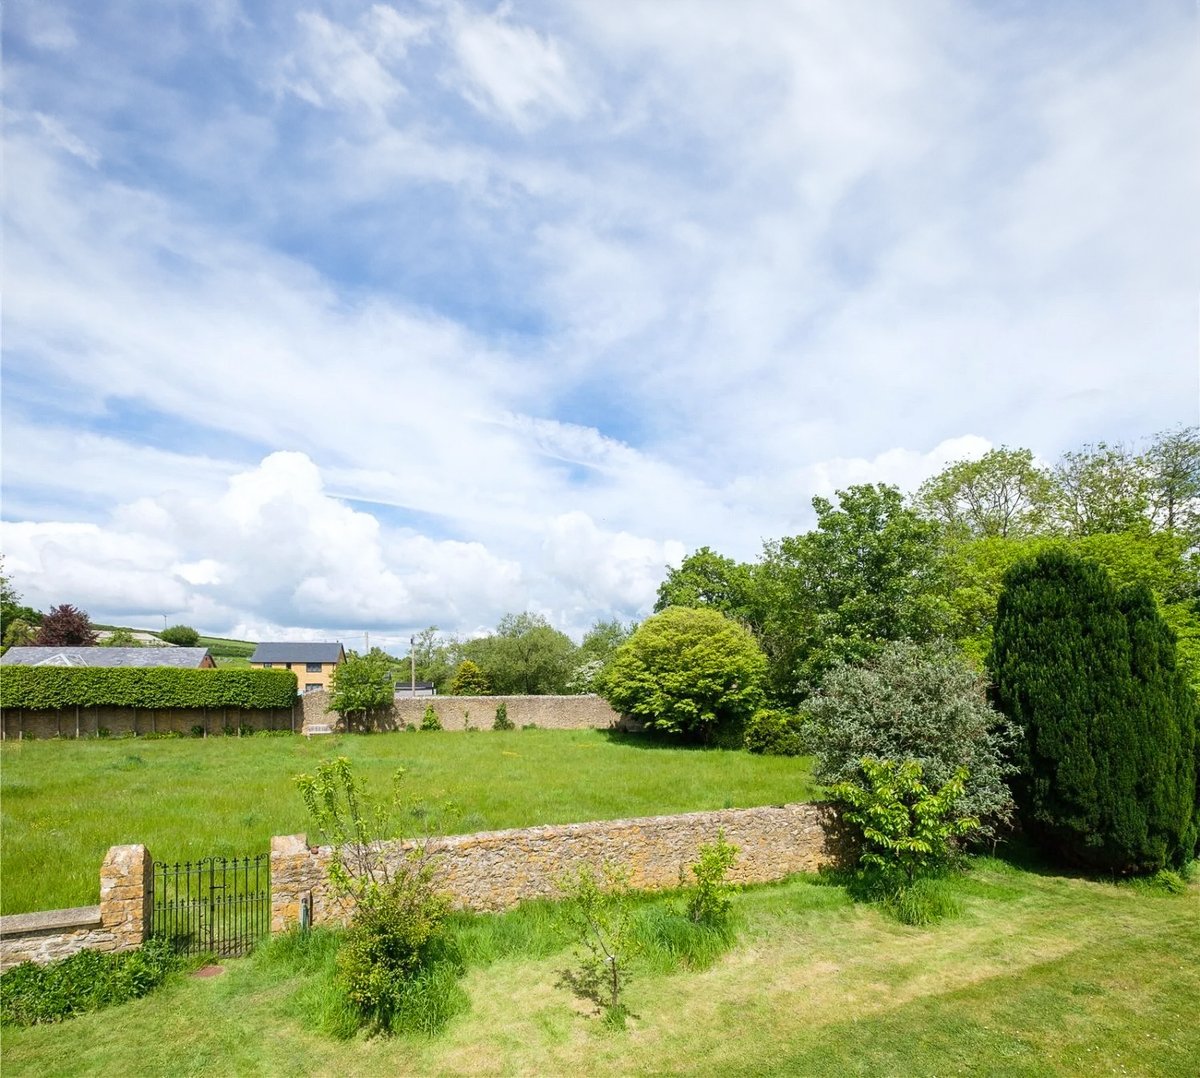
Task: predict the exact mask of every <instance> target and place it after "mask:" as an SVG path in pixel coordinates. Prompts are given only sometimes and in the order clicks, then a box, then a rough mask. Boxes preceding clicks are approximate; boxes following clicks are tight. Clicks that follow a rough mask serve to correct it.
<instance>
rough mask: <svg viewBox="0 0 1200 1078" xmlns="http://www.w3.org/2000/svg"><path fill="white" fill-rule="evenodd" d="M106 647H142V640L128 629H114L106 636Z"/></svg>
mask: <svg viewBox="0 0 1200 1078" xmlns="http://www.w3.org/2000/svg"><path fill="white" fill-rule="evenodd" d="M104 646H105V647H106V648H140V647H141V646H142V642H141V641H140V640H139V639H138V638H137V637H136V636H134V635H133V633H131V632H130V631H129V630H128V629H113V631H112V632H111V633H109V634H108V636H106V637H105V638H104Z"/></svg>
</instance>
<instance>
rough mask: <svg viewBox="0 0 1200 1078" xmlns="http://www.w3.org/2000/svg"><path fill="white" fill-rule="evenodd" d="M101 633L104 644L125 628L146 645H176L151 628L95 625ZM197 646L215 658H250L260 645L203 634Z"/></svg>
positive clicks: (164, 646)
mask: <svg viewBox="0 0 1200 1078" xmlns="http://www.w3.org/2000/svg"><path fill="white" fill-rule="evenodd" d="M92 628H93V629H95V630H96V632H97V633H99V634H100V640H99V643H101V644H103V643H104V640H105V637H107V636H108V634H109V633H112V632H115V631H116V630H117V629H125V630H126V631H127V632H130V633H132V634H133V638H134V639H135V640H137V641H139V642H140V643H142V644H143V645H144V646H146V647H159V648H169V647H173V646H174V645H172V644H168V643H167V642H166V641H165V640H160V639H159V638H158V633H156V632H154V631H152V630H150V629H135V628H133V627H132V626H130V625H93V626H92ZM196 646H197V647H201V648H208V650H209V651H210V652H211V653H212V657H213V658H214V659H249V658H250V656H251V655H253V654H254V649H255V648H256V647H258V645H257V644H256V643H255V642H254V641H253V640H233V639H231V638H229V637H227V636H202V637H200V639H199V640H197V641H196Z"/></svg>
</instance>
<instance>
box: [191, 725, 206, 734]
mask: <svg viewBox="0 0 1200 1078" xmlns="http://www.w3.org/2000/svg"><path fill="white" fill-rule="evenodd" d="M191 733H192V737H203V736H204V726H203V724H202V723H198V722H197V723H194V724H193V726H192V731H191Z"/></svg>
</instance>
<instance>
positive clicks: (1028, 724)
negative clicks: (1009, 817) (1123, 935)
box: [989, 551, 1197, 873]
mask: <svg viewBox="0 0 1200 1078" xmlns="http://www.w3.org/2000/svg"><path fill="white" fill-rule="evenodd" d="M989 666H990V672H991V677H992V682H993V692H994V694H995V701H996V704H997V706H998V707H999V708H1000V709H1001V710H1002V711H1004V712H1005V713H1006V714H1007V715H1009V717H1010V718H1012V719H1013V720H1015V721H1016V722H1017V723H1019V724H1020V725H1021V726H1022V728H1023V729H1024V731H1025V739H1024V741H1023V744H1022V747H1021V749H1020V750H1019V751H1020V753H1021V759H1020V761H1019V763H1020V771H1021V773H1020V776H1019V777H1018V779H1017V781H1016V782H1015V783H1014V786H1015V789H1014V793H1015V794H1016V799H1017V804H1018V807H1019V810H1020V812H1021V817H1022V820H1023V822H1024V824H1025V827H1026V829H1027V830H1028V831H1029V832H1030V834H1031V835H1032V836H1033V837H1034V838H1035V839H1037V840H1038V841H1040V842H1041V843H1042V844H1043V845H1044V846H1046V847H1047V848H1048V849H1050V850H1051V851H1052V852H1054V853H1055V854H1057V855H1058V856H1059V857H1061V858H1062V859H1064V860H1066V861H1069V862H1072V863H1076V864H1083V865H1087V866H1089V867H1093V868H1098V869H1103V870H1107V871H1113V872H1122V873H1125V872H1139V871H1154V870H1156V869H1158V868H1161V867H1163V866H1164V865H1165V864H1168V863H1178V862H1179V861H1181V860H1183V859H1185V858H1187V857H1189V856H1191V855H1192V853H1193V852H1194V850H1195V843H1196V822H1197V821H1196V702H1195V698H1194V696H1193V695H1192V693H1191V690H1190V689H1189V688H1188V686H1187V685H1186V683H1185V682H1184V680H1183V678H1182V675H1181V673H1180V672H1179V671H1178V670H1177V669H1176V667H1175V643H1174V637H1173V634H1172V633H1171V630H1170V629H1169V628H1168V627H1167V626H1166V624H1165V623H1164V622H1163V620H1162V617H1161V615H1160V614H1159V613H1158V610H1157V608H1156V607H1155V605H1154V600H1153V597H1152V596H1150V594H1149V593H1148V592H1146V591H1145V590H1144V589H1130V590H1129V591H1128V592H1126V593H1125V594H1121V593H1119V592H1118V591H1117V589H1116V587H1115V585H1114V584H1113V583H1112V581H1111V579H1110V578H1109V576H1108V574H1107V573H1106V572H1105V571H1104V569H1103V568H1102V567H1101V566H1099V565H1097V564H1096V563H1094V562H1090V561H1086V560H1084V559H1081V558H1078V557H1076V556H1075V555H1072V554H1069V553H1066V552H1064V551H1053V552H1048V553H1044V554H1041V555H1039V556H1038V557H1036V558H1034V559H1032V560H1029V561H1025V562H1021V563H1019V564H1018V565H1016V566H1014V567H1013V568H1012V569H1011V570H1010V571H1009V572H1008V574H1007V575H1006V577H1005V583H1004V591H1003V593H1002V594H1001V597H1000V604H999V609H998V613H997V619H996V628H995V637H994V641H993V647H992V654H991V658H990V661H989Z"/></svg>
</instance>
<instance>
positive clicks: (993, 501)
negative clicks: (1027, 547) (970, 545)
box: [916, 446, 1053, 539]
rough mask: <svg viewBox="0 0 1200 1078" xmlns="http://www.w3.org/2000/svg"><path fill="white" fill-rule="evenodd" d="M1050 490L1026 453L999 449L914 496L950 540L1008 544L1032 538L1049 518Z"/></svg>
mask: <svg viewBox="0 0 1200 1078" xmlns="http://www.w3.org/2000/svg"><path fill="white" fill-rule="evenodd" d="M1052 489H1053V485H1052V482H1051V478H1050V475H1049V473H1048V472H1046V471H1045V470H1044V469H1042V468H1039V467H1037V465H1035V464H1034V462H1033V454H1032V453H1031V452H1030V451H1029V450H1028V449H1009V448H1007V447H1006V446H1001V448H999V449H993V450H991V451H990V452H988V453H985V454H984V455H983V456H982V457H980V458H979V460H960V461H958V462H957V463H955V464H951V465H950V467H948V468H947V469H945V471H943V472H941V473H940V474H939V475H935V476H934V477H933V478H932V479H929V480H927V481H926V482H925V483H924V484H923V485H922V486H921V489H920V491H919V492H918V493H917V499H916V500H917V505H918V507H919V508H920V509H921V511H922V512H923V513H924V514H925V515H926V516H928V517H930V518H931V519H933V520H936V521H937V522H938V523H939V524H941V525H942V526H943V528H945V529H946V531H947V533H948V534H950V535H961V536H962V537H964V538H968V537H969V538H973V539H995V538H998V539H1009V538H1020V537H1022V536H1026V535H1031V534H1036V533H1038V532H1041V531H1042V530H1044V529H1045V527H1046V525H1047V523H1048V521H1049V517H1050V501H1051V497H1050V496H1051V492H1052Z"/></svg>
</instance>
